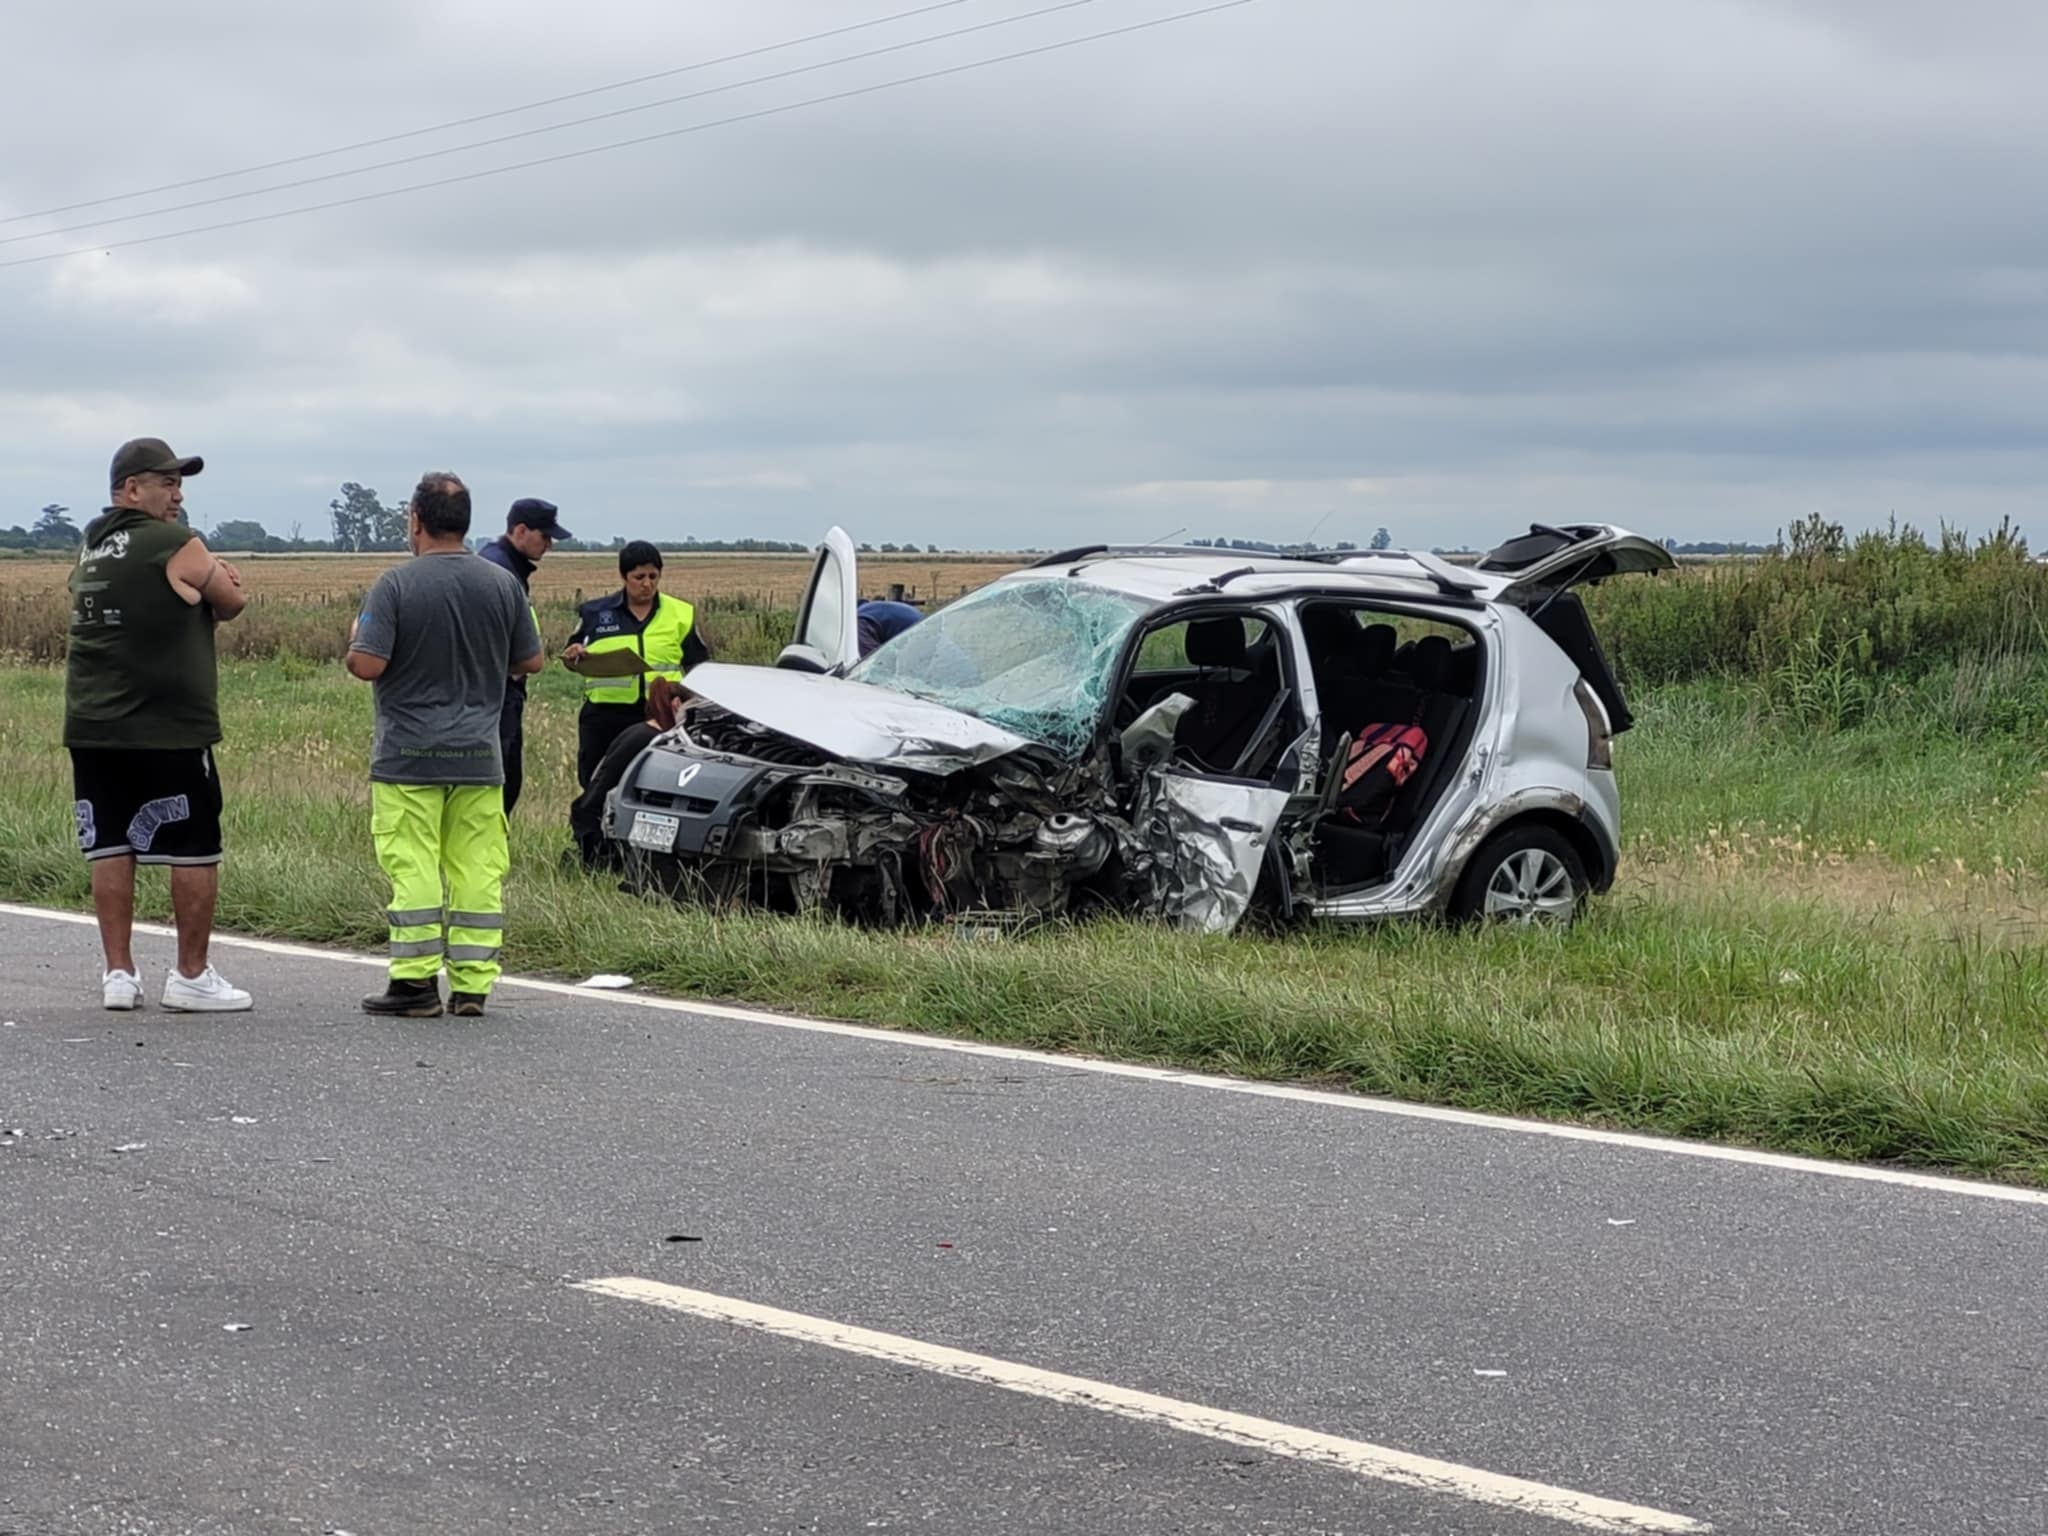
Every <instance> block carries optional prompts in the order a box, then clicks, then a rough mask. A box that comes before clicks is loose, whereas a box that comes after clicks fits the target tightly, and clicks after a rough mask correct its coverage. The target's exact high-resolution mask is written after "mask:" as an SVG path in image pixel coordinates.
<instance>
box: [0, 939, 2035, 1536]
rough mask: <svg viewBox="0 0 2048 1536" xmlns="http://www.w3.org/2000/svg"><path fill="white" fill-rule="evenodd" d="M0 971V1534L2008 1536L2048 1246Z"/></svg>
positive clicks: (338, 989) (705, 1037)
mask: <svg viewBox="0 0 2048 1536" xmlns="http://www.w3.org/2000/svg"><path fill="white" fill-rule="evenodd" d="M0 939H4V941H5V943H6V948H7V953H8V955H9V957H10V959H9V963H8V966H7V970H6V979H5V980H4V982H0V1025H4V1028H0V1131H7V1132H14V1133H18V1134H8V1135H0V1533H4V1536H58V1533H65V1536H69V1533H74V1532H90V1533H95V1536H97V1533H112V1532H137V1533H173V1532H177V1533H183V1532H203V1533H207V1536H225V1533H235V1536H240V1533H265V1536H269V1533H275V1532H285V1531H307V1532H316V1533H340V1532H348V1533H352V1536H401V1533H403V1536H411V1533H423V1532H471V1531H477V1532H482V1531H490V1532H564V1533H624V1532H635V1533H638V1532H669V1531H676V1532H696V1531H711V1532H721V1533H741V1532H785V1531H806V1532H809V1531H817V1532H842V1531H844V1532H857V1531H870V1530H872V1531H923V1532H947V1533H953V1532H1056V1533H1076V1536H1081V1533H1098V1532H1118V1533H1123V1532H1130V1533H1138V1536H1163V1533H1169V1532H1172V1533H1197V1532H1199V1533H1219V1536H1222V1533H1250V1532H1261V1533H1264V1532H1274V1533H1279V1532H1286V1533H1302V1536H1307V1533H1318V1532H1331V1533H1334V1532H1355V1533H1368V1532H1370V1533H1479V1532H1500V1533H1508V1536H1533V1533H1538V1532H1565V1533H1569V1532H1572V1531H1574V1530H1576V1529H1580V1528H1598V1527H1597V1525H1586V1524H1585V1523H1584V1522H1580V1523H1579V1524H1574V1523H1573V1522H1572V1521H1571V1520H1569V1519H1561V1518H1553V1517H1551V1516H1548V1515H1539V1514H1534V1513H1529V1512H1527V1510H1526V1509H1518V1508H1510V1507H1505V1506H1503V1505H1501V1504H1498V1503H1487V1502H1483V1501H1481V1500H1480V1499H1479V1498H1478V1497H1476V1496H1475V1495H1474V1493H1473V1490H1474V1489H1475V1488H1483V1487H1484V1486H1485V1484H1484V1479H1485V1476H1486V1474H1500V1475H1507V1476H1512V1477H1515V1478H1521V1479H1528V1480H1532V1481H1534V1482H1536V1483H1539V1484H1542V1485H1545V1486H1547V1487H1551V1488H1554V1489H1557V1490H1562V1491H1566V1492H1569V1493H1577V1494H1582V1495H1587V1496H1592V1497H1597V1498H1599V1499H1605V1500H1617V1501H1624V1502H1625V1503H1627V1504H1628V1505H1631V1506H1640V1507H1642V1508H1643V1509H1645V1510H1648V1511H1651V1512H1653V1513H1655V1512H1662V1513H1663V1514H1665V1515H1668V1516H1669V1517H1670V1518H1671V1519H1673V1520H1679V1519H1681V1518H1682V1519H1689V1520H1691V1521H1694V1522H1700V1523H1705V1524H1710V1525H1711V1526H1712V1527H1713V1529H1715V1530H1717V1531H1724V1532H1799V1533H1806V1532H1814V1533H1821V1532H1826V1533H1842V1536H1871V1533H1878V1532H1883V1533H1890V1536H1898V1533H1921V1532H1925V1533H1929V1536H1934V1533H1944V1536H1945V1533H1950V1532H1972V1533H1983V1536H1990V1533H2014V1536H2019V1533H2026V1536H2039V1533H2041V1532H2043V1531H2048V1455H2044V1451H2048V1388H2044V1382H2048V1331H2044V1330H2043V1328H2042V1326H2041V1319H2042V1318H2043V1317H2044V1316H2048V1204H2043V1203H2038V1202H2025V1201H2012V1200H2002V1199H1989V1198H1984V1197H1983V1196H1981V1195H1979V1194H1976V1193H1972V1192H1970V1191H1969V1190H1968V1189H1967V1188H1965V1187H1963V1186H1960V1185H1958V1186H1954V1187H1950V1186H1946V1185H1944V1184H1942V1183H1940V1182H1938V1181H1936V1182H1933V1183H1930V1184H1925V1185H1910V1184H1908V1185H1899V1184H1891V1183H1881V1182H1859V1181H1854V1180H1849V1179H1843V1178H1837V1177H1832V1176H1828V1175H1826V1174H1823V1173H1816V1172H1811V1171H1805V1170H1801V1169H1797V1168H1786V1167H1778V1166H1769V1165H1759V1164H1750V1163H1743V1162H1727V1161H1715V1160H1706V1159H1701V1158H1696V1157H1689V1156H1684V1155H1678V1154H1675V1153H1673V1152H1670V1151H1667V1150H1661V1149H1657V1148H1654V1147H1648V1146H1643V1145H1635V1144H1630V1143H1628V1142H1626V1141H1625V1140H1620V1139H1616V1140H1604V1141H1600V1140H1588V1141H1581V1140H1564V1139H1558V1138H1555V1137H1551V1136H1545V1135H1535V1134H1529V1133H1527V1132H1525V1131H1521V1130H1517V1129H1514V1128H1512V1127H1508V1126H1503V1125H1498V1124H1484V1125H1481V1124H1470V1123H1461V1122H1458V1121H1453V1120H1437V1119H1428V1118H1416V1117H1412V1116H1408V1115H1401V1114H1392V1113H1383V1112H1378V1111H1376V1110H1373V1109H1371V1108H1369V1107H1360V1106H1358V1105H1355V1104H1351V1105H1347V1104H1343V1103H1336V1102H1326V1101H1321V1100H1319V1099H1317V1098H1316V1097H1315V1096H1310V1095H1303V1096H1299V1097H1266V1096H1256V1095H1248V1094H1244V1093H1238V1092H1229V1091H1216V1090H1215V1089H1214V1088H1213V1087H1205V1086H1203V1085H1201V1084H1199V1083H1187V1082H1173V1081H1160V1080H1150V1079H1146V1078H1142V1077H1131V1076H1127V1075H1120V1074H1117V1073H1113V1072H1101V1071H1096V1070H1091V1069H1090V1068H1089V1067H1088V1066H1087V1065H1086V1064H1081V1063H1075V1062H1072V1061H1062V1060H1059V1059H1054V1058H1045V1059H1040V1058H1029V1059H1025V1058H1021V1057H1020V1056H1019V1055H1018V1054H1017V1053H998V1052H991V1053H981V1054H977V1053H973V1052H964V1051H959V1050H944V1049H935V1048H932V1047H929V1046H926V1045H923V1044H920V1043H919V1042H917V1041H916V1040H914V1039H909V1038H887V1039H877V1038H873V1037H871V1036H869V1035H866V1034H864V1033H860V1032H855V1033H834V1032H821V1031H812V1030H805V1029H796V1028H788V1027H779V1026H777V1025H774V1024H771V1023H766V1022H759V1021H750V1020H744V1019H737V1018H729V1017H713V1016H706V1015H703V1014H698V1013H692V1012H688V1011H682V1010H677V1009H657V1008H650V1007H643V1006H636V1005H634V1004H633V1003H631V1002H629V1001H626V1000H624V999H621V998H618V997H616V996H608V995H604V994H582V995H576V996H566V995H561V994H559V993H549V992H540V991H531V990H521V989H516V988H507V989H505V990H503V991H501V993H500V994H499V996H498V998H497V999H496V1000H494V1007H493V1012H492V1014H491V1015H490V1016H489V1017H488V1018H486V1019H484V1020H482V1021H467V1020H465V1021H452V1020H442V1021H432V1022H416V1023H408V1022H379V1021H373V1020H370V1019H367V1018H365V1017H364V1016H362V1015H361V1014H360V1013H358V1012H357V1011H356V1010H355V1000H356V998H357V996H358V995H359V994H360V993H361V992H363V991H364V990H366V989H368V988H369V987H370V986H372V985H373V984H374V983H376V982H377V980H378V972H377V970H376V969H375V968H374V967H371V966H366V965H364V964H361V963H359V962H356V961H351V960H348V959H345V958H339V957H336V958H310V957H306V956H292V955H282V954H276V953H270V952H258V951H253V950H249V949H243V948H236V947H230V946H226V945H223V946H222V948H221V949H220V950H219V952H218V955H217V958H218V960H219V962H220V964H221V967H222V969H223V970H225V971H226V972H227V973H228V974H229V976H230V977H231V978H232V979H233V980H235V981H236V982H237V983H238V984H241V985H244V986H248V987H250V988H251V989H252V990H253V991H254V992H255V993H256V996H257V1003H258V1011H257V1012H256V1013H254V1014H252V1015H243V1016H239V1017H232V1016H231V1017H225V1018H180V1017H175V1016H167V1015H164V1014H161V1013H157V1012H154V1011H149V1012H143V1013H138V1014H128V1015H118V1014H108V1013H105V1012H103V1011H101V1010H100V1008H99V1007H98V1005H97V1004H98V995H97V985H96V979H97V975H98V970H97V951H96V946H95V941H94V938H93V934H92V932H91V930H90V929H89V928H86V927H81V926H77V925H75V924H72V923H66V922H60V921H54V920H46V919H38V918H30V917H23V916H18V915H0ZM139 948H140V954H141V958H142V961H143V965H144V968H145V972H146V974H147V976H148V978H149V982H150V988H151V992H150V995H151V997H152V998H153V997H154V995H155V992H156V989H157V987H158V986H159V985H160V983H161V978H162V975H163V969H164V966H165V964H166V963H167V962H168V959H169V956H170V943H169V941H168V940H167V939H163V938H157V937H152V938H148V939H145V940H143V941H142V942H141V944H140V946H139ZM120 1148H131V1149H133V1150H127V1151H121V1150H117V1149H120ZM678 1239H687V1241H679V1240H678ZM607 1277H633V1278H635V1279H638V1280H643V1281H651V1282H657V1283H659V1284H660V1285H663V1286H668V1287H678V1288H686V1289H687V1290H688V1291H689V1292H691V1293H706V1294H708V1295H709V1296H711V1297H713V1298H719V1299H723V1300H722V1301H721V1304H723V1302H724V1301H729V1302H730V1303H732V1305H733V1306H734V1308H735V1309H736V1311H744V1310H745V1309H746V1308H748V1307H754V1308H762V1307H765V1308H775V1309H782V1310H783V1311H786V1312H788V1313H794V1314H799V1315H800V1316H801V1317H802V1318H804V1319H811V1320H817V1321H816V1327H817V1329H818V1330H819V1334H820V1336H819V1337H818V1338H811V1337H790V1336H787V1335H785V1334H775V1333H766V1332H762V1331H759V1329H758V1328H755V1327H749V1326H743V1325H742V1321H732V1320H719V1319H713V1318H706V1317H703V1316H697V1315H689V1314H686V1313H679V1312H675V1311H671V1310H668V1309H666V1308H664V1307H661V1306H652V1305H646V1304H644V1303H643V1302H641V1301H637V1300H629V1299H618V1298H617V1297H615V1296H611V1295H602V1294H595V1293H593V1292H592V1291H590V1290H587V1289H583V1288H580V1285H581V1283H582V1282H588V1281H592V1280H596V1279H602V1278H607ZM833 1325H850V1326H852V1327H856V1328H860V1329H867V1330H876V1331H879V1332H881V1333H885V1334H889V1335H893V1336H897V1338H898V1339H899V1340H901V1341H905V1342H904V1343H903V1344H902V1346H901V1348H900V1350H899V1349H898V1347H897V1346H895V1345H891V1346H889V1347H888V1349H885V1350H884V1355H885V1356H886V1357H885V1358H877V1357H876V1356H875V1355H874V1354H872V1353H869V1354H861V1353H855V1352H851V1351H850V1350H849V1349H848V1348H846V1347H842V1345H841V1343H840V1342H834V1340H833V1338H832V1337H829V1335H830V1334H831V1330H832V1327H833ZM805 1326H810V1325H808V1324H806V1325H805ZM946 1349H950V1350H956V1351H969V1352H972V1353H974V1354H976V1355H980V1356H986V1357H990V1358H991V1359H992V1360H993V1361H996V1362H1002V1363H1004V1366H1005V1368H1006V1369H1008V1368H1011V1367H1014V1368H1015V1369H1016V1371H1017V1372H1019V1373H1022V1374H1024V1375H1027V1376H1031V1377H1032V1379H1037V1376H1036V1374H1035V1373H1063V1374H1064V1375H1067V1376H1073V1377H1081V1378H1086V1379H1087V1380H1088V1381H1090V1382H1094V1383H1101V1384H1105V1385H1106V1386H1111V1387H1116V1388H1123V1389H1128V1390H1130V1391H1133V1392H1141V1393H1149V1394H1156V1395H1158V1396H1160V1397H1163V1398H1167V1399H1172V1400H1174V1402H1175V1403H1177V1404H1180V1405H1182V1406H1183V1407H1185V1408H1187V1409H1189V1410H1191V1411H1190V1412H1189V1413H1188V1414H1185V1415H1183V1416H1182V1417H1181V1418H1179V1419H1174V1418H1172V1417H1171V1416H1170V1415H1169V1417H1168V1418H1167V1419H1166V1420H1165V1421H1161V1420H1159V1419H1158V1418H1156V1417H1155V1418H1146V1417H1144V1416H1142V1415H1141V1416H1138V1417H1131V1416H1127V1415H1122V1414H1119V1413H1117V1412H1114V1411H1110V1409H1111V1406H1112V1405H1110V1404H1108V1403H1107V1402H1098V1401H1094V1400H1091V1398H1090V1397H1089V1394H1088V1393H1087V1392H1085V1391H1083V1392H1080V1393H1078V1394H1077V1393H1074V1392H1068V1393H1066V1394H1065V1395H1064V1396H1062V1395H1061V1394H1059V1393H1057V1392H1055V1393H1052V1394H1051V1395H1044V1394H1041V1395H1036V1396H1034V1395H1024V1394H1023V1393H1021V1392H1019V1391H1014V1390H1008V1389H1006V1388H1005V1387H1003V1386H999V1385H993V1384H990V1383H989V1382H988V1381H986V1380H981V1379H964V1378H963V1377H962V1376H960V1375H957V1374H946V1373H945V1371H944V1370H942V1369H939V1368H935V1362H940V1361H941V1360H942V1359H943V1358H944V1357H941V1356H939V1355H937V1354H936V1353H933V1354H932V1355H931V1358H930V1359H929V1360H928V1359H926V1358H925V1357H924V1356H923V1355H921V1354H920V1353H919V1351H938V1350H946ZM892 1350H893V1351H896V1352H895V1353H890V1351H892ZM1204 1412H1207V1413H1210V1414H1211V1415H1212V1417H1213V1415H1215V1414H1220V1413H1224V1412H1228V1413H1234V1414H1241V1415H1253V1416H1257V1417H1258V1418H1260V1419H1264V1420H1270V1421H1273V1423H1274V1424H1275V1425H1277V1426H1283V1427H1285V1428H1286V1429H1287V1431H1289V1432H1290V1433H1293V1434H1294V1435H1295V1440H1296V1441H1299V1442H1300V1443H1301V1444H1309V1443H1310V1442H1311V1440H1312V1437H1314V1436H1337V1437H1344V1438H1345V1439H1347V1440H1355V1441H1359V1442H1365V1443H1367V1445H1368V1446H1369V1447H1380V1448H1385V1449H1386V1450H1388V1451H1389V1452H1393V1453H1408V1454H1411V1455H1415V1456H1422V1457H1429V1458H1436V1459H1439V1460H1441V1461H1444V1462H1448V1463H1453V1464H1455V1467H1456V1468H1461V1469H1468V1470H1469V1473H1470V1476H1469V1477H1467V1478H1464V1480H1463V1481H1460V1478H1459V1477H1453V1478H1451V1479H1450V1480H1449V1481H1448V1482H1442V1483H1438V1484H1436V1485H1432V1486H1429V1487H1416V1486H1410V1485H1406V1484H1403V1483H1401V1482H1389V1481H1387V1480H1385V1479H1384V1478H1383V1477H1381V1476H1377V1475H1373V1474H1372V1473H1371V1472H1370V1471H1360V1470H1356V1469H1354V1468H1349V1467H1346V1466H1342V1465H1332V1464H1328V1458H1324V1459H1323V1460H1321V1461H1319V1460H1317V1459H1314V1458H1312V1457H1311V1458H1309V1459H1304V1457H1303V1456H1302V1455H1300V1454H1295V1453H1294V1452H1293V1451H1291V1450H1290V1445H1292V1444H1294V1442H1293V1441H1289V1440H1287V1438H1286V1436H1285V1435H1283V1436H1281V1437H1279V1438H1278V1439H1275V1440H1274V1441H1273V1442H1272V1443H1271V1444H1265V1443H1258V1444H1248V1443H1242V1442H1234V1441H1232V1440H1230V1439H1228V1438H1218V1437H1217V1436H1216V1435H1215V1434H1213V1433H1209V1432H1205V1431H1204V1428H1203V1421H1202V1419H1201V1416H1202V1414H1203V1413H1204ZM1210 1427H1211V1428H1213V1427H1214V1426H1213V1425H1211V1426H1210ZM1461 1476H1462V1474H1461ZM1589 1507H1590V1506H1589ZM1610 1528H1619V1529H1628V1528H1631V1527H1628V1526H1626V1525H1623V1526H1619V1527H1610Z"/></svg>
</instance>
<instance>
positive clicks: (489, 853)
mask: <svg viewBox="0 0 2048 1536" xmlns="http://www.w3.org/2000/svg"><path fill="white" fill-rule="evenodd" d="M370 836H371V837H372V838H373V839H374V840H375V841H376V844H377V864H378V867H379V868H381V869H382V870H383V871H384V873H385V875H386V876H387V877H388V878H389V879H390V881H391V908H390V910H389V911H388V912H386V913H385V914H384V915H385V918H386V920H387V921H388V922H389V923H390V924H391V977H392V980H394V981H428V980H431V979H432V978H433V977H435V976H437V975H439V974H440V972H441V963H442V960H443V959H444V958H445V959H446V961H447V964H448V986H449V989H450V990H451V991H455V992H478V993H485V992H489V991H490V990H491V983H492V982H494V981H496V980H497V979H498V971H499V965H498V948H499V946H500V945H501V944H502V943H503V942H504V938H505V899H504V887H505V872H506V870H507V869H509V868H510V867H511V862H512V855H511V850H510V849H509V848H508V847H507V846H506V842H505V796H504V791H503V789H502V788H500V787H499V786H498V785H496V784H375V783H373V784H371V786H370ZM444 935H445V936H444Z"/></svg>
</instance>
